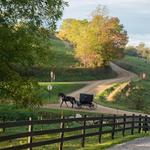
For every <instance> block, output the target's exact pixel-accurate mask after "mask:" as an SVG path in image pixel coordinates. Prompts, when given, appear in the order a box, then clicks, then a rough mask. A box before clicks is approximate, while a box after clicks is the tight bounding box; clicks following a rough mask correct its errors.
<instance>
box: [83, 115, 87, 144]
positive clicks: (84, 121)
mask: <svg viewBox="0 0 150 150" xmlns="http://www.w3.org/2000/svg"><path fill="white" fill-rule="evenodd" d="M83 119H84V120H83V129H82V147H84V146H85V127H86V115H84V118H83Z"/></svg>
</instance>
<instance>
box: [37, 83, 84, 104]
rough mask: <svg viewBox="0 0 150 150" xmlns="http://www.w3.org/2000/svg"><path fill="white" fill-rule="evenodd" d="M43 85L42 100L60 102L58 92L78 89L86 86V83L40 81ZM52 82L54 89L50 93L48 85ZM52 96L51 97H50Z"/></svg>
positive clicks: (69, 91) (44, 101)
mask: <svg viewBox="0 0 150 150" xmlns="http://www.w3.org/2000/svg"><path fill="white" fill-rule="evenodd" d="M39 84H40V86H41V90H40V97H41V99H42V102H43V103H44V104H45V103H59V100H58V93H60V92H62V93H65V94H68V93H71V92H73V91H76V90H78V89H80V88H82V87H84V86H85V84H75V83H73V82H72V83H67V82H54V83H53V82H52V83H50V82H41V83H39ZM49 84H51V85H52V87H53V88H52V90H51V91H50V93H49V92H48V90H47V86H48V85H49ZM49 96H50V97H49Z"/></svg>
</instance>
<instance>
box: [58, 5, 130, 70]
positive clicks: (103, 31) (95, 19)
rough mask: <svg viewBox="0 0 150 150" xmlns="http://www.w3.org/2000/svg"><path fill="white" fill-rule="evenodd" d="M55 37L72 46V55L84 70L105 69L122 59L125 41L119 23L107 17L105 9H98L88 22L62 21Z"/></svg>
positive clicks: (125, 33)
mask: <svg viewBox="0 0 150 150" xmlns="http://www.w3.org/2000/svg"><path fill="white" fill-rule="evenodd" d="M58 37H59V38H61V39H64V40H68V41H70V42H71V43H73V44H74V46H75V55H76V57H77V58H78V59H79V60H80V62H81V64H83V65H84V66H85V67H98V66H106V65H108V63H109V61H111V60H113V59H117V58H121V57H122V56H123V50H124V48H125V45H126V44H127V41H128V37H127V32H126V31H125V30H124V28H123V25H121V24H120V21H119V19H118V18H116V17H109V16H107V15H106V14H105V8H104V7H98V8H97V9H96V10H95V11H94V12H93V13H92V19H91V20H90V21H87V20H76V19H66V20H64V22H63V24H62V26H61V28H60V31H59V34H58Z"/></svg>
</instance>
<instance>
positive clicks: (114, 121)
mask: <svg viewBox="0 0 150 150" xmlns="http://www.w3.org/2000/svg"><path fill="white" fill-rule="evenodd" d="M112 125H113V126H112V134H111V138H112V139H114V135H115V126H116V115H114V116H113V124H112Z"/></svg>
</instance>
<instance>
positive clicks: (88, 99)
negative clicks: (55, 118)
mask: <svg viewBox="0 0 150 150" xmlns="http://www.w3.org/2000/svg"><path fill="white" fill-rule="evenodd" d="M58 97H59V98H60V100H61V104H60V107H61V106H62V104H63V102H65V103H66V105H67V107H68V104H67V102H70V103H71V104H72V108H73V107H74V105H75V106H76V107H77V108H89V109H96V104H95V103H93V99H94V95H93V94H85V93H81V94H80V98H79V100H76V99H75V98H74V97H72V96H66V95H65V94H64V93H59V94H58Z"/></svg>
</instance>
